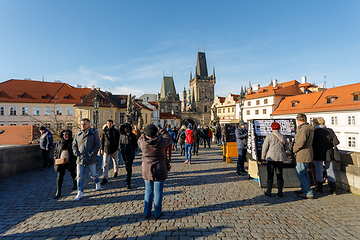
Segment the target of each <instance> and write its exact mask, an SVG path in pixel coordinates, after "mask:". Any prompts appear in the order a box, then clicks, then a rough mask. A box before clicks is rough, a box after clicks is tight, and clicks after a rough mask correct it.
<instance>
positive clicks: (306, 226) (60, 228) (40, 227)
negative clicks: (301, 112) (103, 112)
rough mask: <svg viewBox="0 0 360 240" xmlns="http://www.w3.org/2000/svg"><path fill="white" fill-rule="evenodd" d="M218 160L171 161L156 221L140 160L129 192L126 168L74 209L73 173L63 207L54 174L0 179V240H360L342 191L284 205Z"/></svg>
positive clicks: (217, 153)
mask: <svg viewBox="0 0 360 240" xmlns="http://www.w3.org/2000/svg"><path fill="white" fill-rule="evenodd" d="M221 153H222V152H221V148H220V147H218V146H215V145H213V148H211V149H200V152H199V156H195V157H193V163H192V164H191V165H187V164H184V163H183V161H184V156H180V155H179V151H177V152H175V153H174V154H173V161H172V162H173V163H172V172H171V174H170V176H169V179H168V180H167V181H166V183H165V189H164V201H163V215H162V217H161V218H160V219H158V220H156V219H155V218H154V217H153V216H151V217H150V218H149V219H146V218H144V216H143V214H142V213H143V194H144V183H143V180H142V178H141V154H140V155H138V156H137V157H136V160H135V162H134V174H133V184H132V185H133V188H132V189H131V190H127V189H126V188H125V186H126V184H125V176H124V174H125V169H124V167H123V166H122V167H121V169H120V174H121V175H120V176H119V177H118V178H116V179H114V178H112V177H110V180H109V183H107V184H106V185H104V186H103V187H102V189H101V191H95V184H94V183H93V181H90V179H89V178H87V179H85V192H84V195H85V197H84V198H83V199H81V200H80V201H77V202H74V201H72V200H73V198H74V197H75V195H76V191H72V190H71V187H72V185H71V178H70V175H69V174H68V173H66V175H65V180H64V186H63V196H62V198H60V199H59V200H54V199H53V196H54V194H55V192H56V173H55V172H54V171H53V170H52V169H46V170H43V171H39V170H34V171H30V172H26V173H22V174H19V175H16V176H12V177H8V178H5V179H0V204H1V209H0V219H1V220H0V238H1V239H139V240H145V239H179V240H180V239H288V238H295V239H360V221H359V220H360V197H358V196H356V195H354V194H351V193H346V192H342V194H340V195H338V196H336V195H329V194H325V193H324V194H315V197H316V199H315V200H303V199H299V198H298V197H297V196H296V195H295V193H293V191H294V190H295V189H289V188H287V189H285V193H284V198H279V197H277V195H276V196H274V197H272V198H269V197H267V196H265V195H264V194H263V189H261V188H260V187H259V186H258V185H257V183H256V182H255V180H252V179H247V178H246V177H243V176H241V177H239V176H236V175H235V168H236V164H235V163H232V164H226V163H225V162H223V161H222V155H221ZM98 173H99V174H100V173H101V172H100V169H99V168H98ZM100 175H101V174H100ZM110 176H112V172H110ZM275 192H276V190H275Z"/></svg>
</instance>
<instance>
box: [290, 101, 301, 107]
mask: <svg viewBox="0 0 360 240" xmlns="http://www.w3.org/2000/svg"><path fill="white" fill-rule="evenodd" d="M299 102H300V101H298V100H293V101H291V107H296V105H298V104H299Z"/></svg>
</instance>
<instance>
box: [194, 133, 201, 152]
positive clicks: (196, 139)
mask: <svg viewBox="0 0 360 240" xmlns="http://www.w3.org/2000/svg"><path fill="white" fill-rule="evenodd" d="M199 128H200V127H198V129H196V127H194V130H193V131H194V145H193V153H194V155H195V156H197V155H198V154H199V144H200V131H199Z"/></svg>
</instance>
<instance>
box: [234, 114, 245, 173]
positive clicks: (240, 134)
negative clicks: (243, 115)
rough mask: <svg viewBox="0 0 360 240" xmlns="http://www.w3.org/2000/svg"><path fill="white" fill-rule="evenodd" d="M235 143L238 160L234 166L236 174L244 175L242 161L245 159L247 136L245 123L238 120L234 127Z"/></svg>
mask: <svg viewBox="0 0 360 240" xmlns="http://www.w3.org/2000/svg"><path fill="white" fill-rule="evenodd" d="M235 137H236V145H237V149H238V154H239V157H238V161H237V166H236V174H237V175H245V174H246V171H245V168H244V162H245V159H246V148H247V137H248V132H247V130H246V123H245V122H244V121H243V120H240V122H239V126H238V127H237V128H236V129H235Z"/></svg>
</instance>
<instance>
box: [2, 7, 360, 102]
mask: <svg viewBox="0 0 360 240" xmlns="http://www.w3.org/2000/svg"><path fill="white" fill-rule="evenodd" d="M359 10H360V1H357V0H348V1H332V0H326V1H324V0H317V1H306V0H305V1H265V0H264V1H260V0H257V1H245V0H243V1H241V0H238V1H157V0H153V1H136V0H134V1H119V0H117V1H115V0H103V1H92V0H82V1H67V0H62V1H48V0H31V1H29V0H0V81H5V80H8V79H12V78H14V79H23V78H31V79H33V80H41V79H42V76H44V77H45V81H54V80H61V81H62V82H67V83H69V84H71V85H73V86H75V85H77V84H80V85H82V86H88V87H90V86H91V85H95V86H96V87H100V88H101V89H102V90H105V89H107V90H110V91H111V92H113V93H115V94H129V93H131V94H135V95H136V96H138V97H139V96H140V95H141V94H143V93H158V92H160V87H161V82H162V76H163V73H164V74H165V75H166V76H171V75H173V76H174V80H175V85H176V87H177V91H178V93H179V92H181V91H182V90H183V88H184V85H186V87H187V86H188V85H189V76H190V68H192V70H193V71H194V68H195V62H196V57H197V51H198V50H197V48H198V46H199V49H200V51H203V50H204V46H205V48H206V49H205V53H206V57H207V64H208V71H209V74H212V66H213V64H215V71H216V77H217V83H216V85H215V94H216V95H219V96H226V95H227V94H228V93H230V92H231V93H239V91H240V87H241V86H247V85H248V84H249V81H251V83H252V84H257V83H259V84H260V86H265V85H268V84H269V83H270V81H271V78H276V79H278V81H279V82H285V81H289V80H293V79H296V80H298V81H301V77H302V76H307V79H308V81H309V82H315V83H316V84H322V83H324V76H325V75H326V79H325V80H326V86H327V87H332V86H340V85H344V84H351V83H355V82H359V78H360V77H359V69H360V42H359V39H360V31H359V29H360V14H359Z"/></svg>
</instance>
